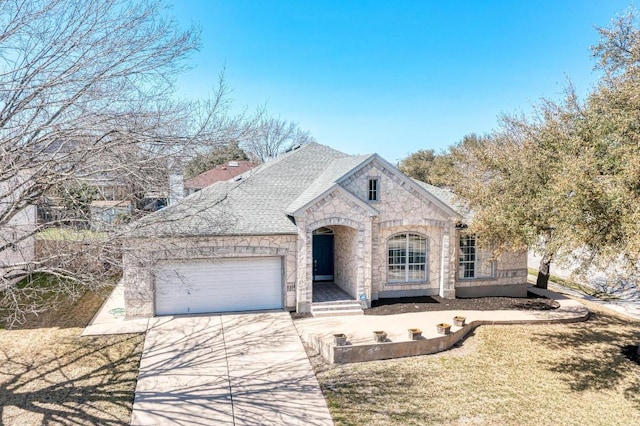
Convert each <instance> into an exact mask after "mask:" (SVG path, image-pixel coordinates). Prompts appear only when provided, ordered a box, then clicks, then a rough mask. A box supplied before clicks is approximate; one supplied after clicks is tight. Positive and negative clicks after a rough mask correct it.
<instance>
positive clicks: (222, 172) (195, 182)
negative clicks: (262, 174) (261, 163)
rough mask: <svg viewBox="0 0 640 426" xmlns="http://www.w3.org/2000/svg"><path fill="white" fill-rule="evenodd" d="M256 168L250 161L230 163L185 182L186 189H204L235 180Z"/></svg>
mask: <svg viewBox="0 0 640 426" xmlns="http://www.w3.org/2000/svg"><path fill="white" fill-rule="evenodd" d="M254 167H256V165H255V164H254V163H252V162H250V161H228V162H226V163H224V164H221V165H219V166H216V167H214V168H213V169H211V170H207V171H206V172H203V173H200V174H199V175H197V176H194V177H192V178H191V179H187V180H186V181H185V182H184V188H185V189H202V188H206V187H207V186H209V185H213V184H214V183H216V182H220V181H224V180H229V179H233V178H234V177H236V176H238V175H240V174H242V173H244V172H246V171H249V170H251V169H253V168H254Z"/></svg>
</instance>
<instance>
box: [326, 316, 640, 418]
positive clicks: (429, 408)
mask: <svg viewBox="0 0 640 426" xmlns="http://www.w3.org/2000/svg"><path fill="white" fill-rule="evenodd" d="M588 308H589V309H590V310H591V311H592V312H594V314H593V316H592V318H591V319H590V320H589V321H587V322H584V323H576V324H568V325H562V324H560V325H535V326H533V325H530V326H482V327H480V328H478V329H477V330H476V332H475V334H474V335H472V336H470V337H469V338H467V339H466V341H464V343H463V344H462V345H461V346H460V347H458V348H456V349H453V350H451V351H447V352H443V353H440V354H436V355H430V356H422V357H416V358H405V359H397V360H389V361H377V362H369V363H362V364H349V365H342V366H338V365H336V366H330V365H326V364H322V361H321V360H319V359H314V362H317V363H318V364H317V371H318V374H317V375H318V380H319V381H320V384H321V386H322V388H323V392H324V393H325V396H326V398H327V402H328V405H329V408H330V410H331V413H332V416H333V418H334V420H335V422H336V424H338V425H459V424H462V425H548V424H562V425H585V424H589V425H637V424H640V365H639V364H638V360H637V357H636V356H635V351H636V349H637V346H633V345H637V344H638V342H639V341H640V321H630V320H628V319H622V318H620V317H616V316H614V315H612V314H610V313H608V312H607V311H603V310H601V309H600V308H599V307H597V306H596V305H588ZM315 358H317V357H315ZM630 358H631V359H630Z"/></svg>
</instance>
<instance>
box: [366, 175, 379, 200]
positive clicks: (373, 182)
mask: <svg viewBox="0 0 640 426" xmlns="http://www.w3.org/2000/svg"><path fill="white" fill-rule="evenodd" d="M368 199H369V201H379V200H380V181H379V180H378V179H377V178H371V179H369V198H368Z"/></svg>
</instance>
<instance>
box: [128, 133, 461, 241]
mask: <svg viewBox="0 0 640 426" xmlns="http://www.w3.org/2000/svg"><path fill="white" fill-rule="evenodd" d="M371 161H378V162H379V163H380V164H382V165H383V166H385V167H389V168H391V169H394V170H395V168H394V167H393V166H392V165H390V164H389V163H387V162H386V161H384V160H382V159H381V158H380V157H378V156H377V155H376V154H371V155H362V156H351V155H348V154H345V153H343V152H340V151H337V150H334V149H332V148H330V147H328V146H325V145H320V144H317V143H308V144H305V145H302V146H301V147H300V148H298V149H296V150H293V151H291V152H288V153H285V154H284V155H282V156H280V157H278V158H276V159H274V160H272V161H269V162H267V163H265V164H263V165H261V166H259V167H257V168H255V169H253V170H250V171H247V172H245V173H244V174H242V175H239V176H238V177H236V178H235V179H233V180H228V181H224V182H218V183H215V184H213V185H211V186H209V187H206V188H204V189H203V190H202V191H199V192H196V193H195V194H193V195H191V196H189V197H187V198H185V199H184V200H182V201H181V202H179V203H177V204H174V205H172V206H169V207H166V208H164V209H162V210H160V211H158V212H155V213H153V214H150V215H148V216H146V217H144V218H142V219H140V220H138V221H136V222H134V223H132V224H131V225H130V226H129V228H128V231H129V236H131V237H135V238H144V237H150V236H202V235H268V234H297V232H298V229H297V227H296V225H295V223H294V222H293V219H292V217H291V216H292V215H293V213H295V212H296V211H298V210H300V209H301V208H303V207H305V206H306V205H308V204H310V203H312V202H313V201H314V200H316V199H318V197H320V196H322V195H323V194H324V193H326V192H330V191H332V190H334V189H335V188H336V187H337V186H338V183H339V182H340V181H341V179H344V178H346V177H348V176H349V175H351V174H352V173H354V172H355V171H356V170H358V169H360V168H361V167H363V166H364V165H366V164H368V163H369V162H371ZM395 172H396V173H398V174H400V175H401V176H402V174H401V173H400V172H398V171H395ZM406 179H407V182H408V183H409V184H410V185H414V186H415V187H416V188H417V190H418V191H421V192H424V193H425V194H426V195H427V196H429V197H431V199H433V200H434V202H435V203H436V204H438V205H441V206H442V208H443V209H444V211H450V213H451V214H454V215H457V214H458V213H457V212H456V209H455V208H454V207H453V206H452V205H451V204H450V203H449V201H448V199H447V200H441V199H440V198H439V192H437V191H435V190H433V191H432V189H433V188H431V189H430V188H428V187H425V186H424V185H422V183H420V184H418V183H415V182H413V181H412V180H410V179H408V178H406ZM425 185H426V184H425ZM354 198H355V196H354Z"/></svg>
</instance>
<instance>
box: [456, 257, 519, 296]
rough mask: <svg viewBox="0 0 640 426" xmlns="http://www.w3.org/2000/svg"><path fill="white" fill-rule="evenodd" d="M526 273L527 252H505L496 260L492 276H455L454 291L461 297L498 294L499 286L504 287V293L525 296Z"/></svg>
mask: <svg viewBox="0 0 640 426" xmlns="http://www.w3.org/2000/svg"><path fill="white" fill-rule="evenodd" d="M527 275H528V270H527V252H526V251H522V252H505V253H503V254H502V255H500V257H499V258H498V259H497V260H496V264H495V274H494V276H493V277H489V278H477V279H461V278H459V277H456V292H457V293H459V295H461V296H463V297H464V296H466V295H473V296H474V297H475V296H499V295H502V294H499V293H500V288H501V287H504V288H505V290H504V293H503V294H504V295H516V294H517V295H519V296H526V288H527ZM472 288H473V290H472ZM483 288H484V289H485V291H484V292H483Z"/></svg>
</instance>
